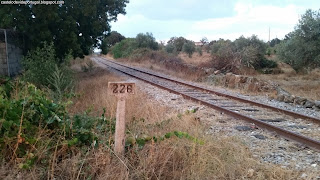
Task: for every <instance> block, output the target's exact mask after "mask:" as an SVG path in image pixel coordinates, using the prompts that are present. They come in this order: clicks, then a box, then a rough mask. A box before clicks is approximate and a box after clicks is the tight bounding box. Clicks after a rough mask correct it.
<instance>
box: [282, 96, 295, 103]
mask: <svg viewBox="0 0 320 180" xmlns="http://www.w3.org/2000/svg"><path fill="white" fill-rule="evenodd" d="M283 101H284V102H285V103H293V102H294V97H293V96H286V95H285V96H284V99H283Z"/></svg>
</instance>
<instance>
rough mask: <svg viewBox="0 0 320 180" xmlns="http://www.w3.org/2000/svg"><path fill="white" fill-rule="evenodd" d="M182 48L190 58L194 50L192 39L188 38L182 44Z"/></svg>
mask: <svg viewBox="0 0 320 180" xmlns="http://www.w3.org/2000/svg"><path fill="white" fill-rule="evenodd" d="M182 50H183V52H185V53H187V54H188V55H189V58H191V57H192V54H193V53H194V52H195V51H196V45H195V44H194V42H193V41H189V40H188V41H186V42H185V43H184V44H183V48H182Z"/></svg>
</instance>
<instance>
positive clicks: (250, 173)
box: [247, 169, 254, 178]
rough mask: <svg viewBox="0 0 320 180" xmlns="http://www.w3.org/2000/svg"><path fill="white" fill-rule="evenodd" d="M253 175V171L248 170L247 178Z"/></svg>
mask: <svg viewBox="0 0 320 180" xmlns="http://www.w3.org/2000/svg"><path fill="white" fill-rule="evenodd" d="M253 175H254V170H253V169H249V170H248V174H247V177H249V178H251V177H252V176H253Z"/></svg>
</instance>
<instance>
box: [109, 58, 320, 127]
mask: <svg viewBox="0 0 320 180" xmlns="http://www.w3.org/2000/svg"><path fill="white" fill-rule="evenodd" d="M105 60H106V59H105ZM106 61H108V62H111V63H114V64H117V65H119V66H123V67H126V68H129V69H132V70H136V71H139V72H142V73H145V74H148V75H152V76H155V77H158V78H162V79H167V80H170V81H172V82H175V83H179V84H183V85H186V86H189V87H193V88H196V89H199V90H202V91H205V92H209V93H213V94H216V95H218V96H222V97H227V98H230V99H234V100H237V101H240V102H244V103H249V104H252V105H255V106H258V107H262V108H267V109H271V110H273V111H277V112H280V113H283V114H286V115H289V116H292V117H295V118H301V119H307V120H311V121H313V122H315V123H317V124H320V119H318V118H315V117H312V116H307V115H303V114H300V113H297V112H294V111H289V110H285V109H281V108H278V107H274V106H270V105H267V104H263V103H259V102H255V101H251V100H247V99H244V98H241V97H236V96H233V95H229V94H224V93H220V92H217V91H214V90H212V89H208V88H204V87H201V86H198V85H194V84H190V83H186V82H182V81H178V80H175V79H172V78H168V77H164V76H160V75H156V74H152V73H150V72H147V71H143V70H139V69H136V68H132V67H129V66H126V65H123V64H120V63H117V62H113V61H109V60H106Z"/></svg>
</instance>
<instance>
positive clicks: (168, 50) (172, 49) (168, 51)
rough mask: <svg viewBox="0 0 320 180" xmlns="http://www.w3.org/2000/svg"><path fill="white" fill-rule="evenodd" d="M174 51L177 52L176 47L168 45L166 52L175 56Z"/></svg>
mask: <svg viewBox="0 0 320 180" xmlns="http://www.w3.org/2000/svg"><path fill="white" fill-rule="evenodd" d="M174 51H176V49H175V46H174V45H173V44H167V45H166V52H167V53H170V54H173V53H174Z"/></svg>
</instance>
